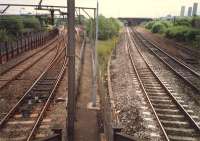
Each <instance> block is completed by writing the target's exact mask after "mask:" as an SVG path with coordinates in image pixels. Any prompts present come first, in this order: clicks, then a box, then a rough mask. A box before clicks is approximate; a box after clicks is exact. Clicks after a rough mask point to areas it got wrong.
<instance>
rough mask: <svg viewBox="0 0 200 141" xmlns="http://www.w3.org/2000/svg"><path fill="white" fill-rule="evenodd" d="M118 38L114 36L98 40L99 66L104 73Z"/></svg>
mask: <svg viewBox="0 0 200 141" xmlns="http://www.w3.org/2000/svg"><path fill="white" fill-rule="evenodd" d="M116 40H117V38H116V37H114V38H112V39H109V40H105V41H104V40H99V41H98V46H97V53H98V58H99V67H100V69H101V71H102V72H103V73H105V72H106V68H107V65H108V60H109V58H110V55H111V53H112V50H113V48H114V47H115V42H116Z"/></svg>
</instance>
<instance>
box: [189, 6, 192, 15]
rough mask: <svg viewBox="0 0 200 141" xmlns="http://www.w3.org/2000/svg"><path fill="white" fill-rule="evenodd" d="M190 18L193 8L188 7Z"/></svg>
mask: <svg viewBox="0 0 200 141" xmlns="http://www.w3.org/2000/svg"><path fill="white" fill-rule="evenodd" d="M188 16H189V17H191V16H192V7H188Z"/></svg>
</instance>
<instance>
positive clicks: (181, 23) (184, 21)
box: [175, 18, 192, 27]
mask: <svg viewBox="0 0 200 141" xmlns="http://www.w3.org/2000/svg"><path fill="white" fill-rule="evenodd" d="M175 26H188V27H191V26H192V20H191V19H189V18H182V19H176V20H175Z"/></svg>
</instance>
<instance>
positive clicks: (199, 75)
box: [132, 29, 200, 78]
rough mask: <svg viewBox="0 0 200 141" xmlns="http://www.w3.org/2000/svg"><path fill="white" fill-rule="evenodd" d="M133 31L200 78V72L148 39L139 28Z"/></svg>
mask: <svg viewBox="0 0 200 141" xmlns="http://www.w3.org/2000/svg"><path fill="white" fill-rule="evenodd" d="M132 31H133V32H135V33H136V35H139V36H140V37H141V38H142V39H143V40H145V41H147V42H148V43H149V44H151V45H153V46H154V47H155V48H156V49H158V50H159V51H161V52H162V53H164V54H165V55H167V56H168V57H169V58H171V59H172V60H174V61H175V62H177V63H179V64H180V65H181V66H182V67H184V68H186V69H188V70H189V71H190V72H191V73H193V74H194V75H196V76H198V77H199V78H200V74H199V73H198V72H196V71H195V70H193V69H191V68H190V67H188V66H187V65H186V64H185V63H183V62H181V61H179V60H177V59H176V58H175V57H173V56H171V55H169V54H168V53H167V52H165V51H164V50H162V49H161V48H160V47H159V46H157V45H156V44H155V43H153V42H152V41H150V40H148V39H146V38H145V37H144V36H143V35H142V34H141V33H139V32H138V31H137V30H135V29H133V30H132Z"/></svg>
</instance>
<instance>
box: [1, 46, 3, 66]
mask: <svg viewBox="0 0 200 141" xmlns="http://www.w3.org/2000/svg"><path fill="white" fill-rule="evenodd" d="M2 54H3V53H2V43H0V64H3V60H2Z"/></svg>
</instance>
